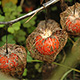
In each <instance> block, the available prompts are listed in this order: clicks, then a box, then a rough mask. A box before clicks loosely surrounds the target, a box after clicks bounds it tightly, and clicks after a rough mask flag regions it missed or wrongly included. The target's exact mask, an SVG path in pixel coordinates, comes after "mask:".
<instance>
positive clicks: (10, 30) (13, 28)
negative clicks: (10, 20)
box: [8, 22, 21, 33]
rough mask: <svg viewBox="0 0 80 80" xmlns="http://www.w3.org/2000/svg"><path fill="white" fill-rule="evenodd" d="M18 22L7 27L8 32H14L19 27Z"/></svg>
mask: <svg viewBox="0 0 80 80" xmlns="http://www.w3.org/2000/svg"><path fill="white" fill-rule="evenodd" d="M20 25H21V24H20V22H17V23H14V24H13V25H12V26H10V27H8V32H10V33H14V32H15V31H18V30H19V29H20Z"/></svg>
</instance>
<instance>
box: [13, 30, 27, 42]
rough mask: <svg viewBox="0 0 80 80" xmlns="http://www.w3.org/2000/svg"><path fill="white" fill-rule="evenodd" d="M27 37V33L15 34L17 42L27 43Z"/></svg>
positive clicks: (18, 32)
mask: <svg viewBox="0 0 80 80" xmlns="http://www.w3.org/2000/svg"><path fill="white" fill-rule="evenodd" d="M25 35H26V32H25V31H23V30H18V31H16V32H15V33H14V36H15V39H16V41H17V42H22V41H25V40H26V38H25Z"/></svg>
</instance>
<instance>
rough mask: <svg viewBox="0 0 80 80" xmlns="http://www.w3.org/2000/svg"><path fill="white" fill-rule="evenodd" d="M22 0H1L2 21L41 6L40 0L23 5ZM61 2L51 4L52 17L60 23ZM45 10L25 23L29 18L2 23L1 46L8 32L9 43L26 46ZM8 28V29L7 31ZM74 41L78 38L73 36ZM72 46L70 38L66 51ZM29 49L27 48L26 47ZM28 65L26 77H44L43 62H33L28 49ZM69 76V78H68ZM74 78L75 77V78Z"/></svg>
mask: <svg viewBox="0 0 80 80" xmlns="http://www.w3.org/2000/svg"><path fill="white" fill-rule="evenodd" d="M21 1H22V0H1V1H0V21H10V20H13V19H16V18H18V17H20V16H23V15H25V14H27V13H28V12H30V11H32V10H34V9H37V8H38V7H40V6H41V4H40V1H39V0H24V3H23V5H21ZM65 1H66V2H67V4H68V5H69V6H70V5H73V1H74V0H69V1H67V0H65ZM78 2H80V1H78ZM61 12H62V11H61V8H60V2H58V3H56V4H54V5H51V6H50V13H49V15H50V18H51V19H54V20H55V21H57V22H58V23H60V17H59V14H60V13H61ZM45 13H46V12H45V10H43V11H42V12H39V13H38V14H37V15H36V16H34V17H33V18H32V19H31V20H30V21H29V22H28V23H25V22H26V21H27V20H28V19H29V17H28V18H26V19H23V20H21V21H19V22H16V23H14V24H11V25H0V33H1V34H0V47H1V46H3V45H4V44H5V42H6V32H7V33H8V34H7V37H8V43H10V44H18V45H22V46H24V47H25V48H26V38H27V37H28V35H29V34H30V33H31V32H32V31H33V30H34V29H35V28H36V27H37V24H38V23H39V22H40V21H41V20H44V19H45ZM6 28H7V31H6ZM72 39H73V40H74V41H76V40H77V39H78V38H74V37H72ZM71 47H72V42H71V41H70V40H68V42H67V44H66V46H65V47H64V49H65V51H67V50H68V48H71ZM26 50H27V49H26ZM27 53H28V54H27V66H26V69H25V71H24V73H23V78H24V79H26V80H27V79H32V80H33V79H34V80H36V79H41V78H42V64H43V63H41V62H38V61H37V60H35V62H33V60H34V59H33V58H32V57H31V56H30V53H29V51H28V50H27ZM62 54H63V53H62V52H61V53H60V55H58V56H57V60H56V62H59V61H60V60H61V58H62V57H61V55H62ZM74 75H78V74H76V73H75V72H72V73H70V74H69V75H68V77H66V78H65V80H69V79H70V78H71V76H73V77H75V76H74ZM68 78H69V79H68ZM73 80H74V78H73Z"/></svg>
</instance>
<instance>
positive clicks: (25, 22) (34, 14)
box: [25, 10, 40, 23]
mask: <svg viewBox="0 0 80 80" xmlns="http://www.w3.org/2000/svg"><path fill="white" fill-rule="evenodd" d="M39 11H40V10H39ZM39 11H37V12H35V13H34V14H33V15H32V16H31V17H30V18H29V19H28V20H27V21H26V22H25V23H27V22H29V21H30V20H31V19H32V18H33V17H34V16H35V15H36V14H37V13H38V12H39Z"/></svg>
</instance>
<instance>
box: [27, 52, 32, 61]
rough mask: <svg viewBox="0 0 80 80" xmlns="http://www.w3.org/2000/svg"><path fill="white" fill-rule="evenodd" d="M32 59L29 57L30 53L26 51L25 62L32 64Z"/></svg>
mask: <svg viewBox="0 0 80 80" xmlns="http://www.w3.org/2000/svg"><path fill="white" fill-rule="evenodd" d="M32 60H33V59H32V57H31V56H30V52H29V51H27V62H32Z"/></svg>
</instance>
